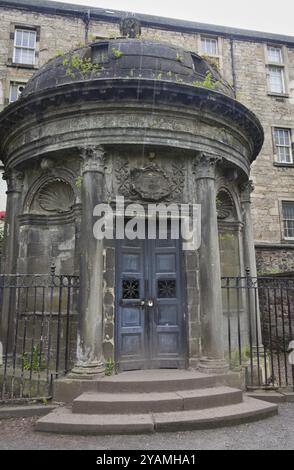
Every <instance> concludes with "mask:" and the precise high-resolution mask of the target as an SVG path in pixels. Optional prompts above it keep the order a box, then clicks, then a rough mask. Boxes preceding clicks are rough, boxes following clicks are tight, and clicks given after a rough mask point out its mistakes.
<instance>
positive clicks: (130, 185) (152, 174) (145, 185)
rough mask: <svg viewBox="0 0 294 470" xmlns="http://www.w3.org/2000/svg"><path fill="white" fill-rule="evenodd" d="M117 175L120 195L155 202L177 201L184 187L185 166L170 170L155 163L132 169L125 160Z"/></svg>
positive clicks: (118, 167)
mask: <svg viewBox="0 0 294 470" xmlns="http://www.w3.org/2000/svg"><path fill="white" fill-rule="evenodd" d="M115 173H116V179H117V182H118V184H119V188H118V191H119V193H120V194H121V195H123V196H127V197H129V198H130V199H138V198H140V199H142V200H145V201H154V202H156V201H161V200H163V199H165V200H170V199H177V197H179V195H180V194H181V193H182V191H183V187H184V179H185V175H184V171H183V166H182V165H178V164H173V165H172V166H171V168H170V169H169V170H164V169H163V168H161V167H160V166H159V165H158V164H157V163H155V162H150V163H148V164H147V165H146V166H144V167H141V168H130V167H129V165H128V163H127V162H126V161H125V160H121V161H119V164H118V166H117V168H116V170H115Z"/></svg>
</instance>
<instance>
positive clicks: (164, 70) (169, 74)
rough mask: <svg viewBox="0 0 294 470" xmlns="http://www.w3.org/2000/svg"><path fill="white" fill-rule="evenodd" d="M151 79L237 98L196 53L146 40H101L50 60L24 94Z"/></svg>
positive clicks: (27, 86)
mask: <svg viewBox="0 0 294 470" xmlns="http://www.w3.org/2000/svg"><path fill="white" fill-rule="evenodd" d="M116 78H119V79H126V80H128V79H129V80H131V79H138V78H139V79H140V78H142V79H147V80H148V79H150V80H159V81H169V82H174V83H177V84H179V85H180V84H190V85H192V86H196V87H197V86H198V87H206V88H210V89H212V90H215V91H219V92H221V93H223V94H225V95H227V96H230V97H232V98H234V92H233V90H232V88H231V87H230V86H229V84H228V83H227V82H225V81H224V80H223V79H222V78H221V76H220V74H219V72H218V70H217V67H216V66H214V65H213V64H210V63H209V62H208V61H207V60H205V59H204V58H202V57H200V56H199V55H197V54H196V53H194V52H190V51H186V50H184V49H182V48H179V47H177V46H174V45H171V44H169V43H164V42H158V41H150V40H143V39H136V38H134V39H130V38H119V39H109V40H101V41H97V42H95V43H92V44H90V45H89V46H87V47H83V48H80V49H76V50H73V51H70V52H69V53H66V54H64V55H60V56H58V57H55V58H54V59H52V60H50V61H49V62H48V63H47V64H45V65H44V66H43V67H41V68H40V70H39V71H38V72H37V73H36V74H35V75H34V76H33V77H32V79H31V80H30V81H29V82H28V84H27V85H26V87H25V89H24V91H23V93H22V96H23V97H27V96H29V95H31V94H33V93H38V92H40V91H44V90H49V89H51V88H55V87H59V86H62V85H65V84H66V85H68V84H70V83H74V82H81V81H91V80H96V79H116Z"/></svg>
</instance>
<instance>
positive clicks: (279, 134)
mask: <svg viewBox="0 0 294 470" xmlns="http://www.w3.org/2000/svg"><path fill="white" fill-rule="evenodd" d="M291 140H292V139H291V131H290V129H281V128H278V127H275V128H274V141H275V146H276V151H277V162H278V163H293V154H292V142H291Z"/></svg>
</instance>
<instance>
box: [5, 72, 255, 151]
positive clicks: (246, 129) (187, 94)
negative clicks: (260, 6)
mask: <svg viewBox="0 0 294 470" xmlns="http://www.w3.org/2000/svg"><path fill="white" fill-rule="evenodd" d="M155 82H156V96H155V103H154V86H155ZM123 100H133V101H134V102H135V103H136V104H137V105H138V106H140V103H150V102H151V103H154V104H155V105H157V104H159V105H160V104H165V105H169V104H170V105H171V106H176V105H177V104H179V105H182V106H187V107H188V109H189V111H191V109H195V110H198V111H199V110H200V111H201V114H202V115H203V116H205V115H206V113H207V114H208V115H210V114H215V115H220V116H222V119H223V121H224V123H225V122H230V123H231V125H232V126H235V127H238V128H239V129H241V130H242V132H243V133H244V134H245V135H246V136H247V138H249V141H250V143H251V147H252V160H254V159H255V158H256V157H257V155H258V153H259V152H260V150H261V147H262V144H263V140H264V134H263V129H262V126H261V124H260V122H259V120H258V119H257V117H256V116H255V115H254V114H253V113H252V112H251V111H249V110H248V109H247V108H246V107H245V106H244V105H242V104H241V103H239V102H237V101H235V100H233V99H232V98H230V97H228V96H226V95H224V94H222V93H219V92H216V91H213V90H210V89H207V88H202V87H194V86H191V85H184V84H177V83H172V82H159V81H154V80H138V79H128V80H123V79H103V80H99V79H97V80H92V81H82V82H78V83H70V84H65V85H63V86H59V87H56V88H54V89H49V90H45V91H42V92H39V93H35V94H33V95H30V96H28V97H26V98H23V99H20V100H19V101H17V102H15V103H12V104H11V105H9V106H8V107H7V108H6V109H5V110H4V111H3V112H2V113H1V114H0V139H1V137H2V139H3V141H4V139H5V137H6V136H7V134H8V135H9V132H10V131H11V130H13V129H14V128H15V127H16V126H18V125H19V124H20V123H23V119H24V118H25V116H27V115H28V113H30V114H35V116H36V118H37V119H38V120H39V121H40V120H42V119H43V116H44V113H45V111H46V110H47V109H49V108H50V107H51V108H52V107H56V106H62V105H68V104H74V103H80V102H92V101H93V102H95V101H96V102H97V101H102V102H104V101H107V102H111V101H115V102H118V101H119V102H123ZM2 153H3V154H4V153H5V149H3V150H2Z"/></svg>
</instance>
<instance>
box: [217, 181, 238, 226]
mask: <svg viewBox="0 0 294 470" xmlns="http://www.w3.org/2000/svg"><path fill="white" fill-rule="evenodd" d="M216 209H217V218H218V219H221V220H224V219H227V218H228V217H230V216H232V215H233V211H234V202H233V199H232V197H231V195H230V194H229V193H228V192H227V191H225V190H224V189H221V190H220V191H219V192H218V194H217V197H216Z"/></svg>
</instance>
